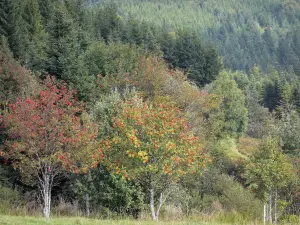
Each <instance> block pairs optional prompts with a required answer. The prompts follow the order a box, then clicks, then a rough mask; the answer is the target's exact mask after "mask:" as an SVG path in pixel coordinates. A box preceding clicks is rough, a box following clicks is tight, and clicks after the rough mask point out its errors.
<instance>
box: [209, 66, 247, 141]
mask: <svg viewBox="0 0 300 225" xmlns="http://www.w3.org/2000/svg"><path fill="white" fill-rule="evenodd" d="M213 84H214V86H213V90H212V93H213V94H215V95H217V96H218V97H219V98H221V99H222V103H221V105H220V108H219V109H217V110H216V112H215V113H212V115H210V116H211V119H212V120H216V121H215V122H216V123H218V124H219V127H220V128H219V129H220V131H219V134H217V136H231V137H240V136H242V135H243V134H244V133H245V131H246V129H247V124H248V110H247V108H246V107H245V96H244V94H243V92H242V91H241V90H240V89H239V88H238V86H237V84H236V82H235V81H234V80H233V79H231V78H230V74H229V73H228V72H225V71H224V72H222V73H221V74H220V75H219V77H218V78H217V79H216V81H215V82H214V83H213Z"/></svg>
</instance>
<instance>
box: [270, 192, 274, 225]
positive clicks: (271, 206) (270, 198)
mask: <svg viewBox="0 0 300 225" xmlns="http://www.w3.org/2000/svg"><path fill="white" fill-rule="evenodd" d="M272 219H273V218H272V192H271V193H270V194H269V221H270V223H272V222H273V221H272Z"/></svg>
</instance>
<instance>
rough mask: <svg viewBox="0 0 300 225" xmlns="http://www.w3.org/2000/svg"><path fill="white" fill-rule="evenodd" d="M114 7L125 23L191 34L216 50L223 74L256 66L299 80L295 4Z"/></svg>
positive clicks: (199, 0)
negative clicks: (225, 69) (135, 21)
mask: <svg viewBox="0 0 300 225" xmlns="http://www.w3.org/2000/svg"><path fill="white" fill-rule="evenodd" d="M104 2H107V1H106V0H102V1H100V3H104ZM110 2H111V1H110ZM114 2H115V3H116V4H117V6H118V7H119V13H120V15H122V16H123V17H124V18H128V17H130V16H133V17H135V18H137V19H138V20H141V21H147V22H149V23H151V24H155V25H156V26H158V27H164V28H166V29H168V30H169V31H170V32H171V31H176V30H178V29H182V28H188V29H191V30H193V31H196V32H197V33H198V34H199V35H200V36H201V37H202V38H203V39H204V40H205V41H206V42H209V43H210V42H213V43H214V44H215V45H216V46H217V48H218V51H219V53H220V54H221V55H222V56H223V58H224V63H225V65H226V66H227V67H228V68H231V69H238V70H245V71H249V70H250V69H252V68H253V66H254V65H255V64H257V65H259V66H260V67H261V68H263V69H264V70H266V69H270V68H271V67H273V66H275V67H277V68H282V69H287V70H290V71H291V70H294V71H295V72H296V73H297V74H298V75H300V68H299V62H300V60H299V59H300V52H299V50H298V49H299V43H300V41H299V37H300V35H299V29H298V28H299V21H300V3H299V1H298V0H284V1H283V0H247V1H244V0H209V1H208V0H190V1H186V0H164V1H159V0H130V1H129V0H115V1H114Z"/></svg>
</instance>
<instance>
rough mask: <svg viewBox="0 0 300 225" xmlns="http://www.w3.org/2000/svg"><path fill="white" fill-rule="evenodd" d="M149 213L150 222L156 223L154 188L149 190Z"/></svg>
mask: <svg viewBox="0 0 300 225" xmlns="http://www.w3.org/2000/svg"><path fill="white" fill-rule="evenodd" d="M149 191H150V211H151V216H152V220H154V221H158V218H157V217H156V212H155V203H154V188H153V187H151V188H150V190H149Z"/></svg>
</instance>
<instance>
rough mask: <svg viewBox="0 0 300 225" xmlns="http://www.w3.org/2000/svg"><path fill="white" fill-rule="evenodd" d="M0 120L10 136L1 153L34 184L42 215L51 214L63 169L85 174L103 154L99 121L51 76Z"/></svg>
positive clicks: (96, 163) (17, 100) (10, 107)
mask: <svg viewBox="0 0 300 225" xmlns="http://www.w3.org/2000/svg"><path fill="white" fill-rule="evenodd" d="M0 120H2V122H3V124H4V126H5V128H6V130H7V135H8V138H7V140H6V141H5V144H4V149H3V150H2V151H1V152H0V154H1V156H2V157H4V158H5V159H6V160H9V161H10V162H11V163H12V164H13V166H14V168H16V169H19V170H20V172H21V174H22V177H23V179H24V180H29V181H30V182H33V181H36V182H37V183H38V185H39V190H40V193H41V196H42V199H43V214H44V216H45V217H50V209H51V207H50V206H51V190H52V187H53V186H54V185H55V181H56V179H57V178H58V177H59V176H62V175H63V174H64V171H70V172H73V173H81V172H82V173H86V172H87V171H88V169H90V168H94V167H96V166H97V165H98V162H99V161H100V160H101V159H102V158H103V154H102V151H101V150H99V148H98V147H99V145H98V142H97V134H98V127H97V125H96V124H94V123H93V122H92V120H91V119H90V117H89V115H88V114H87V113H86V112H85V110H84V106H83V105H82V104H80V103H79V102H78V101H77V99H76V97H75V92H74V91H72V90H70V89H68V88H67V86H66V84H65V83H60V84H57V82H56V80H55V79H54V78H53V77H52V78H51V77H47V79H46V80H45V81H44V84H43V86H42V88H41V91H40V92H39V93H38V94H37V95H35V96H33V97H27V98H22V99H16V100H15V102H13V103H10V104H9V105H8V108H7V109H5V110H4V113H3V116H2V117H1V118H0Z"/></svg>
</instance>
